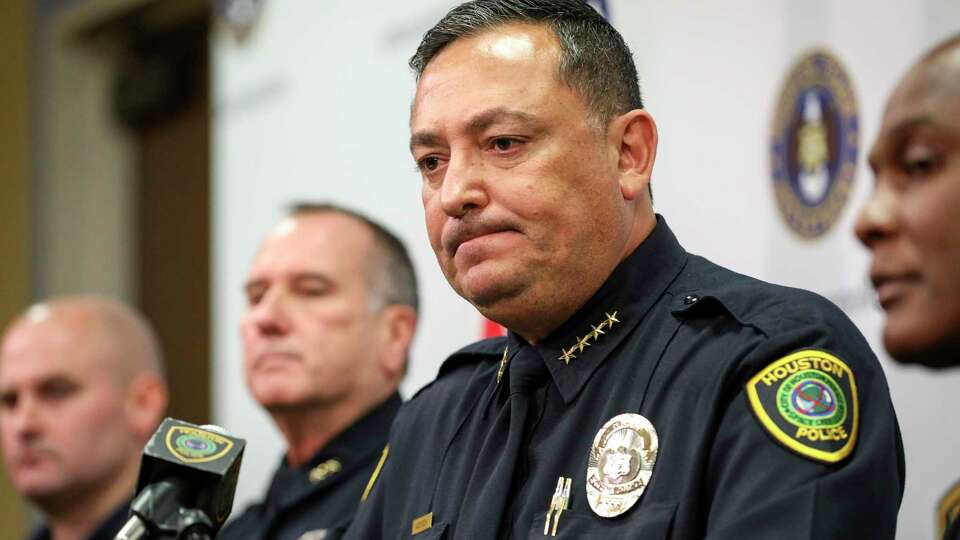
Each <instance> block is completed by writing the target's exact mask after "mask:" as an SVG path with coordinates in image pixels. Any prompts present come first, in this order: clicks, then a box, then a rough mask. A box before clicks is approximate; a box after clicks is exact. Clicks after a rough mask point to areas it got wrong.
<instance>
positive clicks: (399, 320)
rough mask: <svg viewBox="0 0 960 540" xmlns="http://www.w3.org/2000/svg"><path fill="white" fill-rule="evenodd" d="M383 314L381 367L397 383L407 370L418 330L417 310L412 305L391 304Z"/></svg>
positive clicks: (385, 374)
mask: <svg viewBox="0 0 960 540" xmlns="http://www.w3.org/2000/svg"><path fill="white" fill-rule="evenodd" d="M380 316H381V318H382V319H381V326H380V328H381V339H382V340H383V341H382V342H381V353H380V369H381V370H382V372H383V374H384V376H386V377H387V379H388V380H395V381H396V382H397V383H399V382H400V380H401V379H403V375H404V374H405V373H406V371H407V356H408V355H409V350H410V343H411V342H412V341H413V335H414V333H415V332H416V330H417V312H416V311H414V309H413V308H412V307H411V306H408V305H404V304H391V305H389V306H386V307H385V308H383V311H382V313H381V314H380Z"/></svg>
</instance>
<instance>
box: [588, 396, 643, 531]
mask: <svg viewBox="0 0 960 540" xmlns="http://www.w3.org/2000/svg"><path fill="white" fill-rule="evenodd" d="M658 447H659V439H658V438H657V430H656V429H654V427H653V424H651V423H650V421H649V420H647V419H646V418H644V417H643V416H641V415H639V414H633V413H625V414H618V415H617V416H614V417H613V418H611V419H610V420H608V421H607V423H606V424H604V425H603V427H602V428H600V431H599V432H597V436H596V437H594V439H593V446H592V447H591V448H590V458H589V461H588V464H587V502H588V503H589V504H590V508H591V509H593V511H594V512H595V513H596V514H597V515H598V516H601V517H616V516H619V515H620V514H623V513H624V512H626V511H627V510H629V509H630V508H631V507H632V506H633V505H634V504H636V502H637V500H639V499H640V496H641V495H643V491H644V490H645V489H646V488H647V483H648V482H649V481H650V475H651V474H653V466H654V464H655V463H656V462H657V449H658Z"/></svg>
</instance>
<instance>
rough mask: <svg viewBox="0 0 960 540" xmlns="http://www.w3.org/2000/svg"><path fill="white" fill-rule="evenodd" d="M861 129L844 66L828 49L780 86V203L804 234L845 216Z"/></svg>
mask: <svg viewBox="0 0 960 540" xmlns="http://www.w3.org/2000/svg"><path fill="white" fill-rule="evenodd" d="M859 133H860V125H859V121H858V119H857V101H856V97H855V96H854V93H853V87H852V86H851V84H850V79H849V77H847V74H846V71H845V70H844V69H843V66H842V65H841V64H840V62H839V61H838V60H837V59H836V58H834V57H833V56H832V55H831V54H829V53H827V52H826V51H813V52H810V53H808V54H806V55H805V56H803V57H802V58H801V59H800V60H799V61H798V62H797V64H796V65H795V66H794V67H793V69H792V70H791V71H790V74H789V75H788V76H787V80H786V82H785V83H784V85H783V89H782V90H781V92H780V100H779V102H778V104H777V109H776V111H775V113H774V118H773V134H772V138H773V141H772V144H771V152H770V154H771V155H770V158H771V159H770V162H771V168H772V175H773V186H774V194H775V196H776V199H777V206H779V208H780V212H781V214H783V217H784V219H785V220H786V222H787V224H788V225H789V226H790V228H791V229H793V231H794V232H796V233H797V234H799V235H800V236H803V237H806V238H816V237H818V236H821V235H823V234H824V233H826V232H827V231H828V230H830V227H832V226H833V224H834V223H835V222H836V221H837V219H838V218H839V217H840V213H841V212H842V210H843V207H844V205H845V204H846V202H847V199H848V198H849V195H850V191H851V188H852V185H853V179H854V173H855V172H856V164H857V151H858V144H859Z"/></svg>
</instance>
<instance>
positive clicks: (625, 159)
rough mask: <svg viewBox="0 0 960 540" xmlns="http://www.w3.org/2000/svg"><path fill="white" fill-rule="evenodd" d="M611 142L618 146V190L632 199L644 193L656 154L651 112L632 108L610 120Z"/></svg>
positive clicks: (648, 183) (646, 190) (625, 196)
mask: <svg viewBox="0 0 960 540" xmlns="http://www.w3.org/2000/svg"><path fill="white" fill-rule="evenodd" d="M609 136H610V139H611V143H612V144H614V145H615V147H616V148H619V154H618V160H617V168H618V169H619V171H620V192H621V193H622V194H623V197H624V199H627V200H634V199H636V198H638V197H641V196H644V195H646V194H647V192H648V189H649V185H650V177H651V175H652V174H653V162H654V161H655V160H656V157H657V124H656V122H654V120H653V117H652V116H650V113H648V112H647V111H645V110H643V109H634V110H632V111H630V112H627V113H625V114H622V115H620V116H618V117H617V118H615V119H614V120H613V121H612V122H610V128H609Z"/></svg>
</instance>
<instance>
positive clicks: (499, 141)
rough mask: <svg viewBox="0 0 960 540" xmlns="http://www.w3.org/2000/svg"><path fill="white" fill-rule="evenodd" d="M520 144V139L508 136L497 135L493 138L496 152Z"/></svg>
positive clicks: (505, 150)
mask: <svg viewBox="0 0 960 540" xmlns="http://www.w3.org/2000/svg"><path fill="white" fill-rule="evenodd" d="M519 144H520V141H518V140H516V139H511V138H509V137H497V138H496V139H493V148H494V149H495V150H497V151H498V152H508V151H510V150H513V149H514V148H516V147H517V146H518V145H519Z"/></svg>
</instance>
